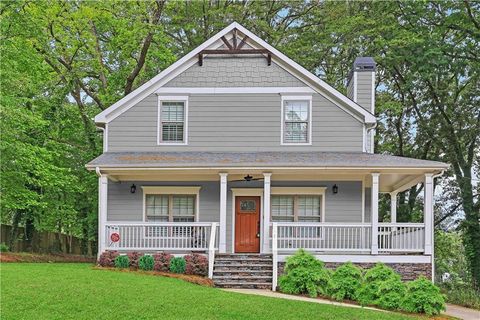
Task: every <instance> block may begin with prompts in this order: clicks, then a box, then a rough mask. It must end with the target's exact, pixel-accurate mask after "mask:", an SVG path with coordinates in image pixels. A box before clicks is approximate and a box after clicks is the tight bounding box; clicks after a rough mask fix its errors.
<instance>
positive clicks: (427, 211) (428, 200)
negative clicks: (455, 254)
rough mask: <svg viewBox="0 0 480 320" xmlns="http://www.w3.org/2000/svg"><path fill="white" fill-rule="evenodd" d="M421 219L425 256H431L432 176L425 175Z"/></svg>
mask: <svg viewBox="0 0 480 320" xmlns="http://www.w3.org/2000/svg"><path fill="white" fill-rule="evenodd" d="M423 189H424V205H423V219H424V223H425V254H432V246H433V174H430V173H427V174H425V186H424V188H423Z"/></svg>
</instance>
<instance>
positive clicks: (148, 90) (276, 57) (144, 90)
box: [95, 22, 376, 123]
mask: <svg viewBox="0 0 480 320" xmlns="http://www.w3.org/2000/svg"><path fill="white" fill-rule="evenodd" d="M233 29H237V30H238V31H240V32H241V33H242V34H244V35H246V36H248V37H249V40H251V41H253V42H255V43H256V44H257V45H258V46H261V47H263V48H265V49H267V50H269V51H270V52H271V53H272V60H273V61H274V62H275V63H277V64H278V65H279V66H281V67H283V68H284V69H292V70H294V71H296V73H297V74H299V75H300V76H301V77H302V78H301V80H302V81H304V82H305V83H307V84H308V85H310V86H312V87H313V88H314V89H315V90H318V92H319V93H322V94H324V95H325V96H326V98H327V99H329V100H332V99H333V100H335V101H337V102H338V103H336V104H337V105H339V106H340V107H347V108H348V109H351V110H352V111H355V112H356V113H357V114H360V115H362V116H363V119H362V121H364V122H366V123H376V118H375V116H374V115H373V114H371V113H370V112H368V111H367V110H365V109H363V108H362V107H361V106H359V105H358V104H357V103H355V102H353V101H352V100H350V99H349V98H347V97H346V96H344V95H343V94H341V93H340V92H339V91H338V90H336V89H335V88H333V87H332V86H330V85H329V84H327V83H326V82H324V81H323V80H321V79H319V78H318V77H317V76H315V75H314V74H312V73H311V72H309V71H308V70H306V69H305V68H303V67H302V66H300V65H299V64H298V63H296V62H295V61H293V60H291V59H290V58H288V57H287V56H285V55H284V54H283V53H281V52H280V51H278V50H277V49H275V48H274V47H272V46H271V45H269V44H268V43H266V42H265V41H263V40H262V39H260V38H259V37H258V36H256V35H255V34H253V33H252V32H250V31H249V30H247V29H246V28H245V27H243V26H241V25H240V24H238V23H237V22H233V23H231V24H230V25H229V26H227V27H226V28H224V29H223V30H221V31H220V32H218V33H217V34H216V35H214V36H213V37H211V38H210V39H208V40H207V41H205V42H204V43H202V44H201V45H200V46H198V47H197V48H195V49H193V50H192V51H191V52H189V53H188V54H187V55H185V56H184V57H182V58H181V59H179V60H178V61H177V62H175V63H173V64H172V65H171V66H170V67H168V68H167V69H165V70H164V71H162V72H161V73H159V74H158V75H157V76H155V77H154V78H152V79H151V80H150V81H147V82H146V83H145V84H143V85H142V86H140V87H139V88H137V89H136V90H134V91H133V92H131V93H130V94H128V95H127V96H125V97H123V98H122V99H120V100H119V101H117V102H116V103H114V104H113V105H112V106H110V107H109V108H107V109H105V110H104V111H102V112H101V113H99V114H98V115H97V116H95V122H96V123H108V122H110V121H112V120H113V119H115V118H116V117H118V116H119V115H120V114H122V113H123V112H125V111H126V110H128V109H129V108H131V107H132V106H133V105H135V104H136V103H138V102H139V101H141V100H142V99H144V98H145V97H147V96H148V95H150V94H152V93H154V92H155V91H156V90H158V89H159V88H160V87H161V86H163V85H164V84H165V83H167V82H168V81H169V80H171V79H172V78H173V77H174V76H176V75H178V74H180V73H181V72H183V71H185V70H186V69H188V68H189V67H191V66H192V65H194V64H195V63H197V55H198V53H199V52H200V51H202V50H204V49H207V48H208V47H213V46H214V45H215V44H216V45H217V46H220V44H221V37H222V36H225V35H226V34H228V33H229V32H231V31H232V30H233ZM251 41H249V45H251ZM305 80H307V81H305Z"/></svg>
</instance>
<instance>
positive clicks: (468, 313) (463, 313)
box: [223, 289, 480, 320]
mask: <svg viewBox="0 0 480 320" xmlns="http://www.w3.org/2000/svg"><path fill="white" fill-rule="evenodd" d="M223 290H225V291H230V292H237V293H243V294H255V295H259V296H264V297H272V298H281V299H289V300H298V301H306V302H314V303H322V304H330V305H335V306H342V307H351V308H362V307H361V306H358V305H355V304H348V303H342V302H336V301H331V300H326V299H319V298H308V297H304V296H294V295H289V294H284V293H280V292H274V291H270V290H259V289H223ZM364 308H365V309H370V310H377V311H384V312H388V311H385V310H382V309H376V308H371V307H364ZM444 314H446V315H448V316H451V317H455V318H459V319H464V320H479V319H480V311H479V310H474V309H468V308H464V307H460V306H457V305H453V304H447V311H446V312H445V313H444Z"/></svg>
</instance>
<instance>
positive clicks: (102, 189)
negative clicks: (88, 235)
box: [98, 174, 108, 257]
mask: <svg viewBox="0 0 480 320" xmlns="http://www.w3.org/2000/svg"><path fill="white" fill-rule="evenodd" d="M107 196H108V178H107V176H106V175H102V174H100V175H99V177H98V257H100V255H101V254H102V252H104V251H105V237H106V234H105V233H106V231H105V224H106V222H107Z"/></svg>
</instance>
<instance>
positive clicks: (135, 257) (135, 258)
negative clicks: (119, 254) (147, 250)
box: [128, 251, 143, 269]
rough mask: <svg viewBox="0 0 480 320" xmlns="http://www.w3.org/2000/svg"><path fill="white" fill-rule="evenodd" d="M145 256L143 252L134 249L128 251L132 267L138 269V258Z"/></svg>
mask: <svg viewBox="0 0 480 320" xmlns="http://www.w3.org/2000/svg"><path fill="white" fill-rule="evenodd" d="M142 256H143V254H142V253H140V252H136V251H132V252H129V253H128V259H130V268H133V269H138V260H139V259H140V258H141V257H142Z"/></svg>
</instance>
